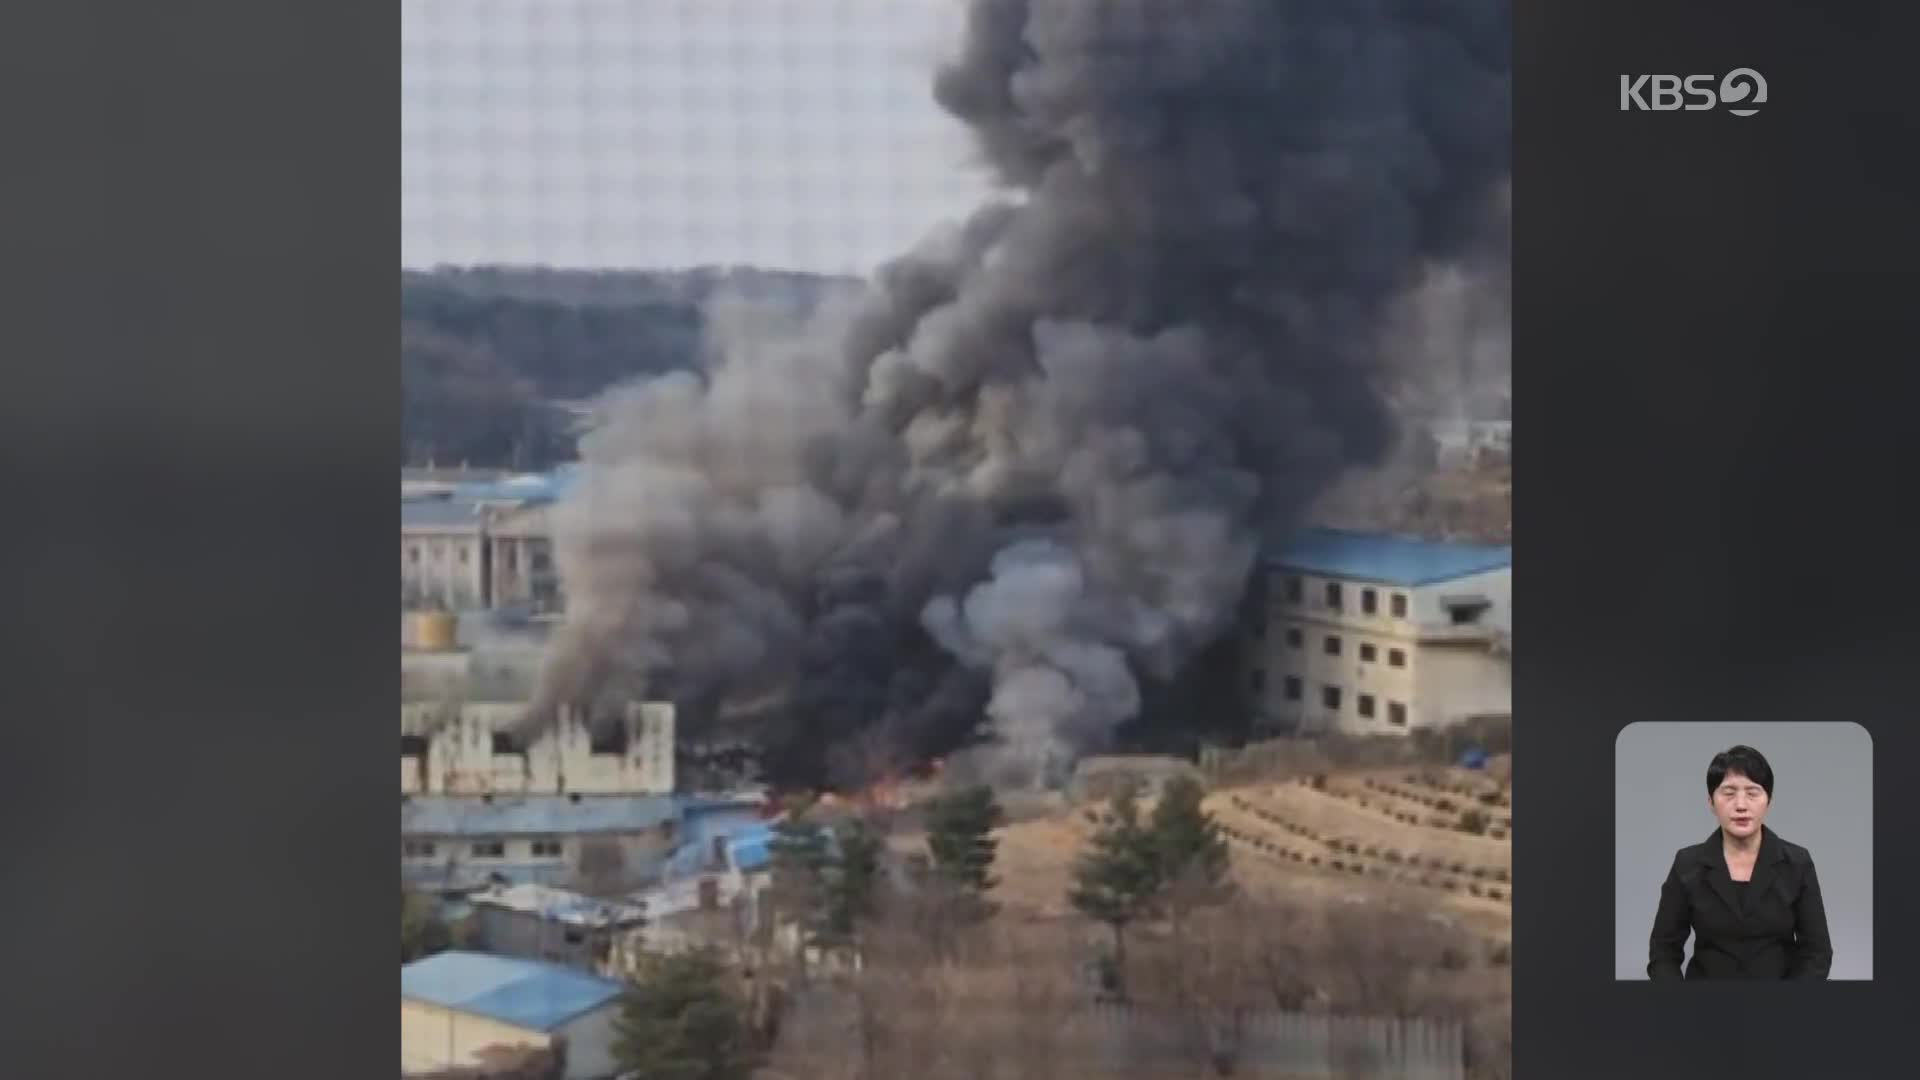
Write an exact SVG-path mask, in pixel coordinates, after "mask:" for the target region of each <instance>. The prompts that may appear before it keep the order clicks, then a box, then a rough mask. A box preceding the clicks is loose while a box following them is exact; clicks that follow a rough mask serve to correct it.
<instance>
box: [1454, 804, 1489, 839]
mask: <svg viewBox="0 0 1920 1080" xmlns="http://www.w3.org/2000/svg"><path fill="white" fill-rule="evenodd" d="M1459 828H1460V831H1461V832H1464V833H1473V834H1474V835H1476V836H1484V835H1486V832H1487V815H1486V814H1485V813H1484V812H1482V811H1479V810H1469V811H1467V812H1466V813H1464V814H1462V815H1460V826H1459Z"/></svg>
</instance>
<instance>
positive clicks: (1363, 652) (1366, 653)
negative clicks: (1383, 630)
mask: <svg viewBox="0 0 1920 1080" xmlns="http://www.w3.org/2000/svg"><path fill="white" fill-rule="evenodd" d="M1378 659H1380V650H1379V649H1377V648H1375V647H1374V646H1373V645H1372V644H1371V643H1369V642H1361V644H1360V661H1361V662H1362V663H1366V664H1371V663H1373V662H1374V661H1376V660H1378Z"/></svg>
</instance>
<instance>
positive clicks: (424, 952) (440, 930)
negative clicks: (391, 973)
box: [400, 885, 454, 964]
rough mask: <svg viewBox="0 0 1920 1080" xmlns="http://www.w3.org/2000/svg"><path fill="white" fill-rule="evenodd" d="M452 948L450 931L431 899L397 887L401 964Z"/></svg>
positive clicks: (451, 930) (450, 928)
mask: <svg viewBox="0 0 1920 1080" xmlns="http://www.w3.org/2000/svg"><path fill="white" fill-rule="evenodd" d="M453 945H454V934H453V928H452V927H449V926H448V925H447V923H446V920H444V919H442V918H441V917H440V912H439V911H438V910H437V907H436V905H435V903H434V900H433V897H431V896H428V895H426V894H425V893H420V892H415V891H414V890H412V889H409V888H407V887H406V886H404V885H402V886H401V887H400V962H401V963H403V964H410V963H412V962H413V961H415V960H418V959H420V958H421V957H423V956H432V955H433V954H434V953H437V952H444V951H446V950H447V949H450V948H452V947H453Z"/></svg>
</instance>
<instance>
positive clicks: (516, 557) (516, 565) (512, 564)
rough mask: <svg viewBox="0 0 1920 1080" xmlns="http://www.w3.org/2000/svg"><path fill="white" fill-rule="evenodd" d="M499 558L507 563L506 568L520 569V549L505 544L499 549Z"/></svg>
mask: <svg viewBox="0 0 1920 1080" xmlns="http://www.w3.org/2000/svg"><path fill="white" fill-rule="evenodd" d="M500 559H501V561H502V562H504V563H506V564H507V569H508V570H518V569H520V549H519V548H517V547H514V546H513V545H512V544H507V545H504V546H502V547H501V549H500Z"/></svg>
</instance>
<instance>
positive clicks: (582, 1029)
mask: <svg viewBox="0 0 1920 1080" xmlns="http://www.w3.org/2000/svg"><path fill="white" fill-rule="evenodd" d="M624 993H625V987H623V986H622V985H621V984H620V983H618V982H615V981H613V980H611V979H604V978H600V977H598V976H595V975H591V974H588V973H586V972H583V971H580V970H577V969H573V968H568V967H563V966H560V965H555V964H544V963H540V962H538V961H533V960H525V959H518V958H513V957H504V956H488V955H485V954H482V953H473V952H443V953H438V954H435V955H433V956H429V957H427V958H426V959H424V960H417V961H415V962H413V963H411V964H408V965H406V966H404V967H402V968H401V969H400V1072H401V1074H402V1075H403V1076H407V1075H418V1074H421V1073H431V1072H438V1071H442V1070H449V1069H460V1068H478V1067H481V1066H484V1065H485V1064H487V1063H488V1061H489V1060H490V1058H491V1056H492V1055H493V1054H496V1053H499V1052H500V1051H507V1050H514V1049H521V1050H543V1051H551V1050H554V1049H556V1048H561V1047H563V1048H564V1051H563V1056H564V1059H565V1062H566V1068H565V1070H564V1071H563V1072H562V1073H561V1074H560V1075H561V1076H563V1077H565V1078H566V1080H600V1078H604V1077H608V1076H612V1075H613V1074H614V1073H615V1072H616V1071H617V1065H616V1063H615V1061H614V1058H613V1045H614V1040H615V1038H616V1021H617V1020H618V1018H619V1015H620V1006H621V999H622V995H623V994H624Z"/></svg>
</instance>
